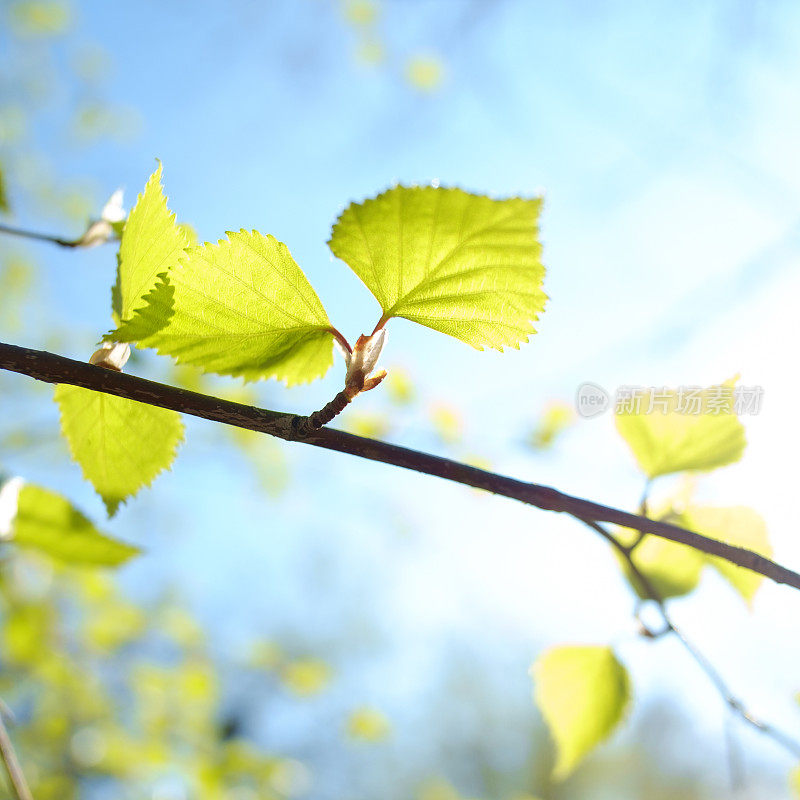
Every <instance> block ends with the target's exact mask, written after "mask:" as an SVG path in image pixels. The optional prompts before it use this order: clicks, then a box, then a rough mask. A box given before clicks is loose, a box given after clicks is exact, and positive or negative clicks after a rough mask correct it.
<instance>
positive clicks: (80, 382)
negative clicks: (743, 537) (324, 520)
mask: <svg viewBox="0 0 800 800" xmlns="http://www.w3.org/2000/svg"><path fill="white" fill-rule="evenodd" d="M0 369H5V370H9V371H11V372H18V373H20V374H23V375H28V376H30V377H32V378H36V379H37V380H40V381H45V382H47V383H67V384H70V385H72V386H81V387H83V388H84V389H91V390H93V391H96V392H104V393H106V394H112V395H116V396H117V397H127V398H129V399H131V400H138V401H139V402H141V403H147V404H149V405H153V406H159V407H160V408H169V409H172V410H173V411H178V412H180V413H183V414H191V415H192V416H195V417H201V418H203V419H208V420H213V421H215V422H222V423H225V424H226V425H235V426H236V427H239V428H246V429H248V430H251V431H257V432H260V433H268V434H270V435H271V436H277V437H279V438H280V439H285V440H286V441H299V442H303V443H305V444H310V445H313V446H314V447H322V448H325V449H327V450H336V451H338V452H340V453H349V454H350V455H355V456H358V457H359V458H366V459H369V460H370V461H380V462H382V463H384V464H392V465H394V466H397V467H403V468H404V469H410V470H415V471H417V472H422V473H425V474H427V475H434V476H436V477H439V478H444V479H445V480H449V481H454V482H455V483H461V484H464V485H465V486H471V487H473V488H475V489H484V490H485V491H487V492H492V493H494V494H498V495H502V496H503V497H508V498H510V499H512V500H518V501H519V502H521V503H526V504H527V505H531V506H535V507H537V508H541V509H543V510H545V511H559V512H563V513H566V514H569V515H571V516H573V517H576V518H577V519H580V520H582V521H586V520H591V521H594V522H608V523H612V524H614V525H621V526H624V527H626V528H632V529H633V530H637V531H641V532H642V533H650V534H653V535H654V536H660V537H662V538H664V539H670V540H671V541H673V542H679V543H681V544H685V545H688V546H689V547H693V548H694V549H696V550H700V551H701V552H703V553H707V554H708V555H712V556H719V557H720V558H724V559H725V560H726V561H730V562H731V563H732V564H736V565H737V566H740V567H745V568H746V569H750V570H752V571H753V572H757V573H759V574H760V575H764V576H765V577H767V578H770V579H771V580H773V581H775V582H776V583H783V584H786V585H787V586H791V587H793V588H795V589H800V575H798V574H797V573H796V572H793V571H792V570H790V569H787V568H786V567H783V566H781V565H780V564H776V563H775V562H774V561H771V560H770V559H768V558H765V557H764V556H762V555H759V554H758V553H754V552H753V551H751V550H746V549H744V548H742V547H734V546H733V545H730V544H726V543H725V542H721V541H718V540H716V539H710V538H708V537H707V536H701V535H700V534H699V533H694V532H693V531H689V530H686V529H685V528H679V527H678V526H677V525H670V524H669V523H666V522H659V521H657V520H652V519H648V518H647V517H643V516H638V515H636V514H631V513H629V512H627V511H622V510H620V509H617V508H610V507H608V506H604V505H601V504H600V503H594V502H592V501H590V500H584V499H582V498H580V497H573V496H571V495H568V494H564V493H562V492H559V491H558V490H557V489H553V488H551V487H549V486H541V485H539V484H536V483H526V482H525V481H520V480H516V479H514V478H508V477H506V476H504V475H498V474H497V473H494V472H487V471H485V470H482V469H478V468H477V467H471V466H469V465H468V464H462V463H459V462H458V461H452V460H450V459H448V458H442V457H440V456H435V455H431V454H430V453H421V452H419V451H417V450H410V449H409V448H407V447H400V446H399V445H395V444H390V443H388V442H382V441H379V440H376V439H367V438H365V437H363V436H355V435H353V434H350V433H345V432H344V431H339V430H334V429H331V428H321V429H320V430H317V431H310V432H308V433H304V432H302V431H300V430H298V428H299V427H301V423H302V420H303V418H302V417H299V416H298V415H295V414H286V413H280V412H278V411H268V410H266V409H263V408H254V407H253V406H246V405H242V404H240V403H233V402H230V401H228V400H221V399H219V398H217V397H211V396H208V395H203V394H198V393H196V392H190V391H187V390H186V389H178V388H176V387H173V386H166V385H164V384H161V383H155V382H154V381H148V380H145V379H144V378H137V377H134V376H133V375H126V374H124V373H121V372H114V371H112V370H108V369H103V368H102V367H97V366H94V365H93V364H89V363H86V362H82V361H73V360H72V359H70V358H65V357H64V356H58V355H55V354H53V353H47V352H45V351H42V350H30V349H28V348H25V347H17V346H16V345H11V344H3V343H0Z"/></svg>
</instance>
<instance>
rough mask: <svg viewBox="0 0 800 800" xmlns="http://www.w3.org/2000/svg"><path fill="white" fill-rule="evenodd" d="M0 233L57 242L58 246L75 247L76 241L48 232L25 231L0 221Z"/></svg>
mask: <svg viewBox="0 0 800 800" xmlns="http://www.w3.org/2000/svg"><path fill="white" fill-rule="evenodd" d="M0 233H7V234H10V235H11V236H19V237H21V238H23V239H35V240H36V241H39V242H50V243H51V244H57V245H58V246H59V247H77V243H76V242H75V241H74V240H72V239H61V238H60V237H58V236H51V235H50V234H49V233H36V232H35V231H26V230H24V229H23V228H14V227H12V226H11V225H3V224H2V223H0Z"/></svg>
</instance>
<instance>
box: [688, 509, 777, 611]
mask: <svg viewBox="0 0 800 800" xmlns="http://www.w3.org/2000/svg"><path fill="white" fill-rule="evenodd" d="M684 517H685V521H686V527H687V528H689V529H691V530H693V531H695V532H697V533H701V534H702V535H703V536H708V537H710V538H712V539H718V540H720V541H722V542H727V543H728V544H732V545H735V546H737V547H745V548H747V549H748V550H753V551H755V552H756V553H759V554H760V555H762V556H767V557H770V556H771V555H772V547H771V546H770V543H769V537H768V534H767V526H766V524H765V523H764V520H763V519H762V518H761V516H760V515H759V514H757V513H756V512H755V511H753V509H752V508H745V507H743V506H733V507H730V508H712V507H706V506H704V507H690V508H689V509H687V510H686V512H685V514H684ZM706 558H707V560H708V561H709V563H710V564H711V566H713V567H714V569H716V570H717V571H718V572H719V573H720V575H722V576H723V577H724V578H725V579H726V580H727V581H728V582H729V583H730V584H731V585H732V586H733V588H734V589H736V591H737V592H739V594H740V595H741V596H742V597H743V598H744V599H745V601H746V602H748V603H750V602H751V601H752V600H753V597H754V596H755V593H756V591H757V590H758V587H759V586H760V585H761V582H762V581H763V580H764V577H763V575H759V574H758V573H757V572H752V571H751V570H749V569H745V568H744V567H737V566H736V564H731V563H730V561H726V560H725V559H722V558H716V557H715V556H706Z"/></svg>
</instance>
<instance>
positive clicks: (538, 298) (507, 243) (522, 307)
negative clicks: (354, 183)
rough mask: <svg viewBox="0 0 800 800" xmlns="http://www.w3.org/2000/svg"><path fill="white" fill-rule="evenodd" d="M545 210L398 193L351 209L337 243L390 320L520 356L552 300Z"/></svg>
mask: <svg viewBox="0 0 800 800" xmlns="http://www.w3.org/2000/svg"><path fill="white" fill-rule="evenodd" d="M541 205H542V201H541V198H537V199H533V200H524V199H521V198H516V197H515V198H510V199H508V200H491V199H489V198H488V197H482V196H480V195H474V194H468V193H467V192H463V191H461V190H460V189H440V188H434V187H431V186H427V187H414V188H406V187H403V186H398V187H396V188H394V189H390V190H389V191H387V192H384V193H383V194H381V195H379V196H378V197H376V198H374V199H372V200H366V201H364V202H363V203H353V204H351V205H350V206H349V208H347V209H346V210H345V211H344V213H343V214H342V215H341V216H340V217H339V219H338V221H337V222H336V224H335V225H334V226H333V234H332V236H331V239H330V242H329V243H328V244H329V245H330V248H331V250H332V251H333V254H334V255H335V256H337V257H338V258H341V259H342V261H344V262H346V263H347V264H348V265H349V266H350V267H351V269H352V270H353V271H354V272H355V273H356V275H358V277H359V278H361V280H362V281H363V282H364V283H365V284H366V286H367V288H368V289H369V290H370V291H371V292H372V294H374V295H375V297H376V298H377V300H378V302H379V303H380V305H381V308H382V309H383V319H384V320H386V319H389V318H390V317H404V318H405V319H409V320H412V321H414V322H418V323H420V324H421V325H426V326H427V327H429V328H433V329H434V330H437V331H441V332H442V333H446V334H448V335H449V336H454V337H455V338H456V339H461V340H462V341H464V342H466V343H467V344H470V345H472V346H473V347H476V348H477V349H479V350H483V348H484V347H492V348H495V349H497V350H502V349H503V348H504V347H506V346H511V347H516V348H518V347H519V345H520V343H521V342H527V341H528V336H529V334H531V333H535V330H534V327H533V325H532V322H533V321H534V320H536V319H537V318H538V316H539V314H540V313H541V312H542V310H543V309H544V304H545V300H546V299H547V298H546V295H545V294H544V292H543V291H542V280H543V278H544V267H543V266H542V263H541V261H540V256H541V245H540V244H539V242H538V239H537V235H538V227H537V222H538V218H539V211H540V209H541Z"/></svg>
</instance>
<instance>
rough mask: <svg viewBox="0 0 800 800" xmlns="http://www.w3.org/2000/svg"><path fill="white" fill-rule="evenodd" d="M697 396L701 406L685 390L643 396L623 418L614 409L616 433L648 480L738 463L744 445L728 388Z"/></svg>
mask: <svg viewBox="0 0 800 800" xmlns="http://www.w3.org/2000/svg"><path fill="white" fill-rule="evenodd" d="M698 392H699V394H698V395H697V397H699V400H698V402H699V405H697V403H695V402H692V401H690V399H689V394H688V392H687V391H685V390H683V391H675V390H666V391H664V392H661V391H657V392H654V391H653V390H646V391H643V392H642V393H641V394H640V396H639V403H638V408H637V407H636V406H635V405H631V406H630V407H629V408H626V409H625V410H624V412H621V411H620V409H619V406H618V410H617V413H616V414H615V415H614V418H615V421H616V424H617V430H618V431H619V433H620V435H621V436H622V437H623V438H624V439H625V441H626V442H627V443H628V445H629V446H630V448H631V450H632V451H633V455H634V456H635V457H636V461H637V462H638V464H639V467H640V468H641V470H642V471H643V472H644V473H645V475H647V476H648V477H649V478H656V477H658V476H659V475H668V474H669V473H672V472H683V471H684V470H701V471H705V470H712V469H716V468H717V467H722V466H725V465H726V464H732V463H733V462H734V461H738V460H739V459H740V458H741V457H742V453H743V452H744V448H745V444H746V441H745V435H744V426H743V425H742V423H741V422H740V421H739V418H738V417H737V416H736V414H735V413H733V394H732V393H733V384H732V382H727V383H724V384H722V385H720V386H712V387H709V388H707V389H703V390H698ZM664 411H666V413H664Z"/></svg>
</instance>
